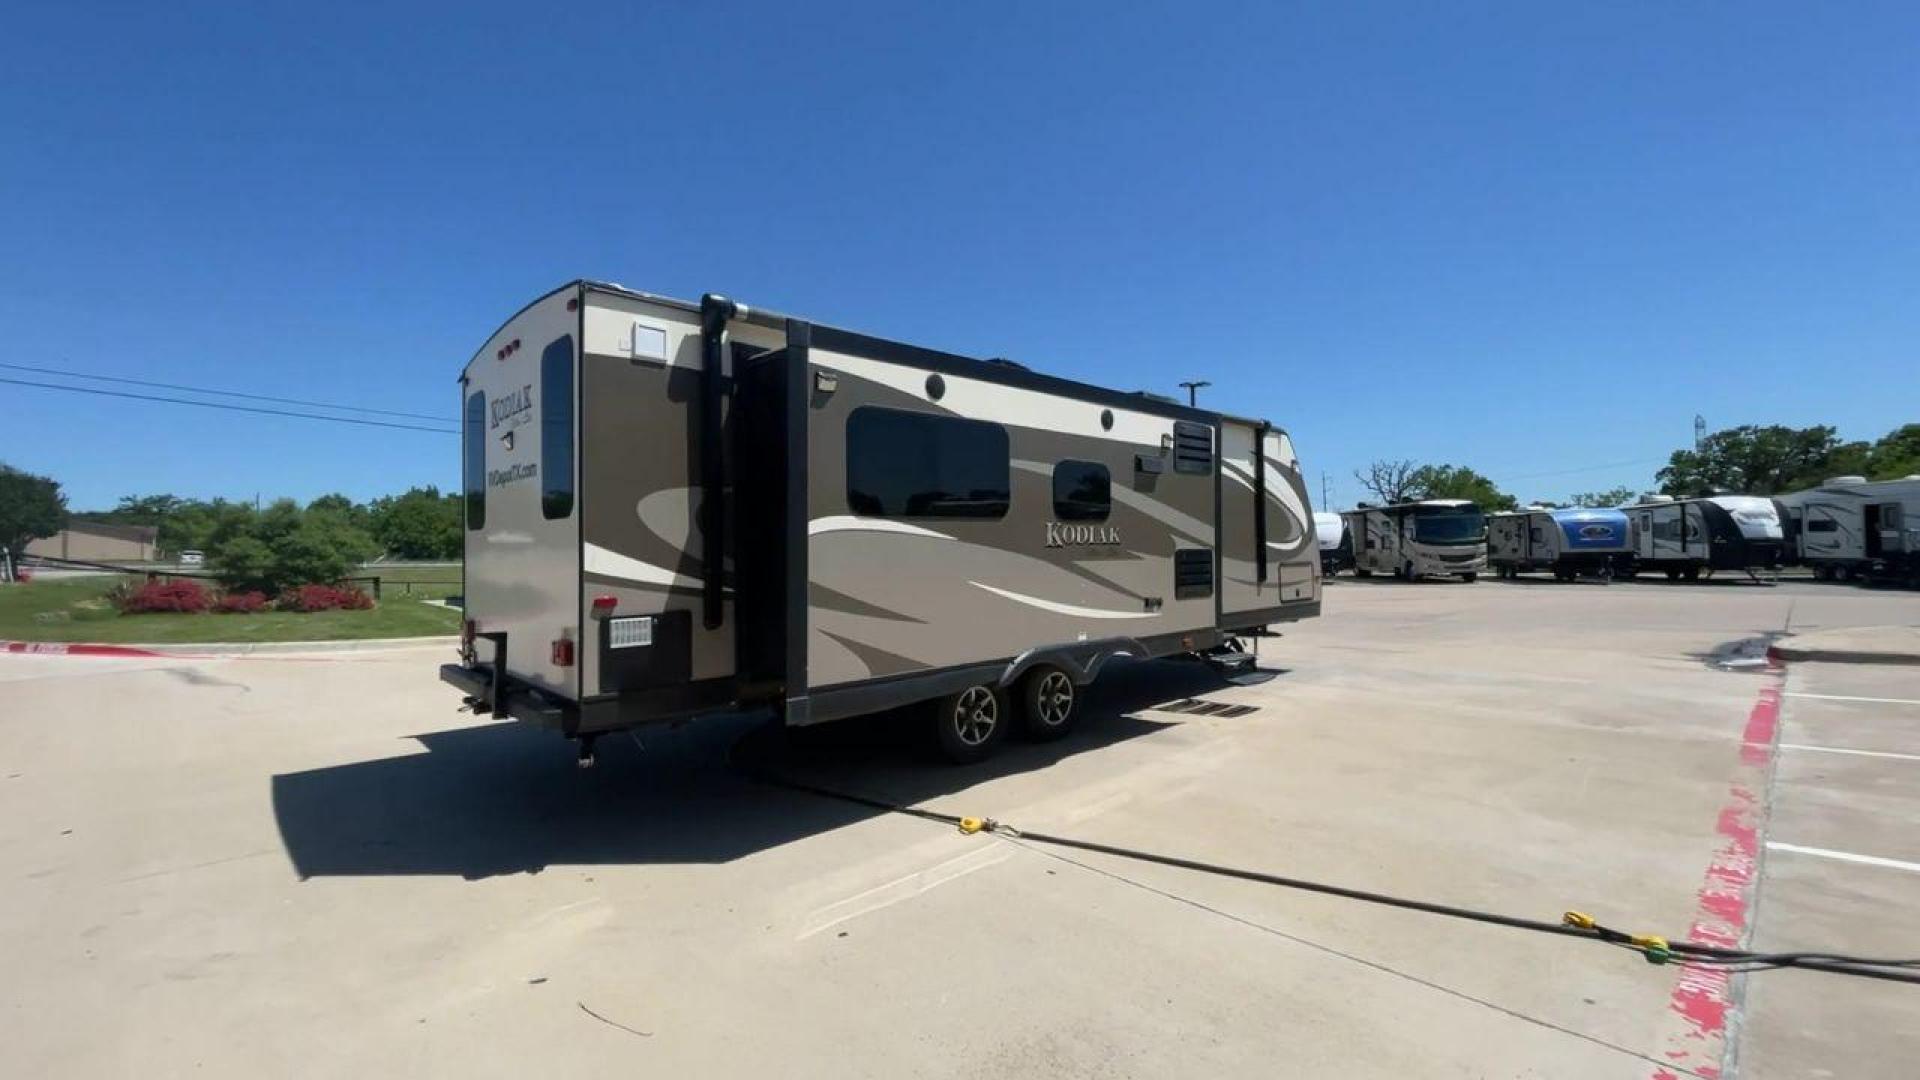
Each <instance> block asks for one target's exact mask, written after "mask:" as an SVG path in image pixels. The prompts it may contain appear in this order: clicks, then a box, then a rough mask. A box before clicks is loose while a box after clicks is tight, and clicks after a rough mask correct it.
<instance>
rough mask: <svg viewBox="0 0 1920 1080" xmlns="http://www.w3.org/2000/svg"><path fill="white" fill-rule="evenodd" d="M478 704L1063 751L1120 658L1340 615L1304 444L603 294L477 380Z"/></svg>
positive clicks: (471, 424)
mask: <svg viewBox="0 0 1920 1080" xmlns="http://www.w3.org/2000/svg"><path fill="white" fill-rule="evenodd" d="M460 392H461V395H462V399H463V417H464V422H463V432H464V434H463V466H464V468H463V472H464V475H465V484H464V499H465V511H466V562H465V570H464V576H465V582H464V593H465V602H466V622H465V625H464V626H463V633H462V639H463V644H462V650H463V655H462V659H461V662H460V663H458V664H449V665H447V666H445V667H443V668H442V669H441V677H442V678H443V679H444V680H445V681H447V682H448V683H451V684H452V685H453V686H455V687H457V688H458V689H460V690H461V691H462V692H464V693H465V694H466V695H467V700H468V704H469V706H470V707H472V708H474V709H475V710H476V711H479V712H485V713H489V714H491V715H493V716H496V717H517V718H519V719H521V720H525V721H529V722H532V723H535V724H540V725H545V726H548V727H551V728H554V729H556V730H558V731H560V732H562V733H564V734H566V735H568V736H571V737H574V738H577V739H579V740H580V743H581V745H580V752H581V760H582V762H583V763H586V762H591V760H592V747H593V741H594V739H595V738H596V737H597V736H599V735H602V734H604V733H606V732H610V731H617V730H621V729H627V728H633V727H636V726H639V725H643V724H650V723H656V722H660V721H680V720H687V719H692V718H697V717H700V716H703V715H708V714H714V713H722V712H737V711H741V710H755V711H764V712H768V713H770V714H772V715H775V716H778V717H779V718H780V719H781V720H782V721H783V722H784V723H786V724H788V725H806V724H815V723H820V722H823V721H829V720H834V719H838V718H841V717H847V716H852V715H855V714H861V713H871V712H878V711H882V710H886V709H890V708H893V707H895V706H901V705H907V704H913V703H917V702H925V701H938V702H939V705H938V707H937V709H934V710H930V713H931V715H932V717H933V718H934V719H933V722H932V724H931V726H932V728H933V732H934V734H935V735H936V736H937V739H938V743H939V745H940V747H941V748H942V749H943V750H944V751H945V753H946V754H947V755H948V756H949V757H951V758H954V759H957V760H976V759H979V758H982V757H984V756H986V755H987V754H988V753H990V752H991V751H992V750H993V749H994V748H995V746H996V745H998V743H999V742H1000V741H1001V739H1002V738H1003V737H1004V736H1005V735H1006V733H1007V732H1008V729H1009V728H1010V727H1011V726H1013V725H1014V724H1016V723H1017V724H1018V725H1019V726H1021V727H1023V728H1024V729H1025V730H1026V731H1027V732H1028V733H1030V734H1032V735H1034V736H1036V737H1050V736H1054V735H1058V734H1061V733H1063V732H1064V731H1065V730H1066V729H1067V728H1068V727H1069V726H1070V725H1071V724H1072V723H1073V721H1074V718H1075V716H1076V715H1077V712H1078V710H1077V708H1076V706H1077V705H1078V703H1079V699H1080V697H1081V692H1082V689H1083V688H1084V687H1085V686H1086V685H1087V684H1088V683H1089V682H1091V681H1092V680H1093V679H1094V677H1095V676H1096V675H1098V674H1099V673H1100V671H1101V669H1102V667H1103V665H1105V664H1106V663H1107V662H1108V661H1110V660H1112V659H1113V658H1115V657H1161V656H1169V655H1176V654H1192V655H1202V656H1212V657H1214V658H1215V659H1216V660H1218V661H1219V662H1221V663H1223V664H1230V663H1236V662H1239V661H1244V660H1245V659H1246V653H1245V650H1244V647H1243V645H1242V642H1241V637H1242V636H1243V635H1251V634H1258V633H1260V632H1261V631H1262V629H1263V628H1264V627H1267V626H1268V625H1270V624H1274V623H1283V622H1289V621H1292V620H1295V619H1302V618H1308V617H1311V616H1313V615H1316V614H1318V613H1319V610H1320V571H1319V560H1318V559H1317V558H1316V554H1315V545H1314V534H1313V531H1312V527H1311V522H1312V520H1313V518H1312V512H1311V507H1310V506H1309V504H1308V501H1307V493H1306V488H1305V486H1304V485H1303V484H1302V482H1301V479H1300V468H1299V462H1298V461H1297V460H1296V458H1295V455H1294V450H1293V445H1292V442H1291V440H1290V439H1289V438H1288V437H1287V434H1286V433H1285V432H1284V431H1282V430H1280V429H1279V428H1278V427H1276V426H1274V425H1273V424H1270V423H1268V422H1266V421H1263V420H1250V419H1243V418H1239V417H1233V416H1227V415H1223V414H1221V413H1216V412H1210V411H1206V410H1202V409H1196V408H1190V407H1188V406H1185V405H1180V404H1177V403H1175V402H1173V401H1171V400H1169V399H1165V398H1160V397H1155V396H1150V395H1145V394H1129V393H1121V392H1117V391H1112V390H1104V389H1101V388H1099V387H1094V386H1088V385H1085V384H1082V383H1077V382H1070V381H1068V380H1066V379H1059V378H1053V377H1050V376H1046V375H1041V374H1038V373H1035V372H1032V371H1029V370H1028V369H1026V368H1025V367H1023V366H1021V365H1019V364H1015V363H1011V362H1008V361H1004V360H974V359H968V358H965V357H961V356H955V355H952V354H949V353H943V352H936V351H934V350H932V349H926V348H921V347H918V346H913V345H906V344H901V343H898V342H893V341H886V340H882V339H880V338H876V337H869V336H867V335H864V334H857V333H853V332H850V331H847V330H840V329H836V328H833V327H830V326H824V325H820V324H817V323H812V322H809V321H807V320H803V319H799V318H793V317H788V316H785V315H778V314H775V313H773V312H769V311H765V310H762V309H759V308H750V307H748V306H747V305H745V304H741V303H737V302H735V301H732V300H728V299H725V298H723V297H720V296H714V295H709V296H706V297H705V298H703V299H702V300H701V302H700V303H698V304H691V303H686V302H683V301H679V300H672V299H668V298H665V297H660V296H653V295H649V294H646V293H641V292H635V291H632V290H630V289H626V288H622V287H620V286H617V285H607V284H598V283H593V282H584V281H582V282H574V283H572V284H569V285H566V286H563V287H562V288H560V289H557V290H555V291H554V292H551V293H548V294H547V295H546V296H543V297H541V298H540V299H538V300H535V301H534V302H533V303H531V304H529V305H527V307H525V308H524V309H522V310H521V311H520V313H519V314H517V315H515V316H513V317H512V318H511V319H509V320H508V321H507V323H506V325H505V326H503V327H501V328H500V329H499V330H498V331H496V332H495V333H494V334H493V336H492V337H490V338H489V339H488V340H487V341H486V343H485V344H484V345H482V346H481V348H480V351H479V352H478V353H476V354H475V355H474V357H473V359H472V360H471V361H470V362H469V363H468V364H467V365H466V368H465V370H464V372H463V373H462V374H461V377H460Z"/></svg>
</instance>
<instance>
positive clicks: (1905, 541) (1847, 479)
mask: <svg viewBox="0 0 1920 1080" xmlns="http://www.w3.org/2000/svg"><path fill="white" fill-rule="evenodd" d="M1775 501H1777V502H1778V503H1779V504H1780V505H1781V507H1782V508H1783V509H1784V510H1785V511H1786V522H1785V525H1786V535H1787V540H1788V544H1789V548H1790V551H1791V553H1792V555H1793V556H1795V558H1797V560H1798V561H1799V562H1801V563H1804V564H1805V565H1807V566H1808V567H1811V568H1812V570H1813V576H1814V577H1816V578H1819V579H1822V580H1835V579H1841V580H1844V579H1848V578H1854V577H1865V576H1869V575H1876V574H1877V575H1882V576H1892V577H1901V576H1910V575H1911V573H1912V570H1913V563H1914V560H1915V558H1916V554H1920V476H1908V477H1904V478H1902V479H1899V480H1880V481H1869V480H1868V479H1867V478H1866V477H1864V476H1836V477H1833V478H1831V479H1829V480H1827V481H1826V482H1825V483H1823V484H1821V485H1820V486H1819V487H1815V488H1808V489H1806V490H1805V491H1795V492H1790V493H1788V494H1786V495H1781V496H1779V497H1778V499H1777V500H1775Z"/></svg>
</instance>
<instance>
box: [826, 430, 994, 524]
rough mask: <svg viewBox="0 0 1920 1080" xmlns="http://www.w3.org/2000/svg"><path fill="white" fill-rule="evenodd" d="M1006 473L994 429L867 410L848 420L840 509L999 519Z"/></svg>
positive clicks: (885, 514)
mask: <svg viewBox="0 0 1920 1080" xmlns="http://www.w3.org/2000/svg"><path fill="white" fill-rule="evenodd" d="M1010 469H1011V466H1010V464H1009V457H1008V445H1007V431H1006V429H1005V428H1003V427H1001V426H1000V425H998V424H990V423H987V422H986V421H983V420H967V419H963V418H961V417H957V416H935V415H932V414H930V413H914V412H902V411H900V410H898V409H881V408H876V407H874V406H870V405H869V406H865V407H863V408H858V409H855V410H853V413H852V415H850V416H848V417H847V506H848V508H849V509H851V510H852V511H853V512H854V513H856V514H859V515H861V516H863V517H927V518H999V517H1005V516H1006V513H1007V504H1008V503H1009V502H1010V501H1011V491H1012V486H1011V483H1010V480H1009V472H1010Z"/></svg>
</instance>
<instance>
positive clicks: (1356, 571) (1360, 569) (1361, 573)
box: [1353, 566, 1373, 577]
mask: <svg viewBox="0 0 1920 1080" xmlns="http://www.w3.org/2000/svg"><path fill="white" fill-rule="evenodd" d="M1353 576H1354V577H1372V576H1373V571H1371V570H1369V569H1367V568H1366V567H1364V566H1356V567H1354V568H1353Z"/></svg>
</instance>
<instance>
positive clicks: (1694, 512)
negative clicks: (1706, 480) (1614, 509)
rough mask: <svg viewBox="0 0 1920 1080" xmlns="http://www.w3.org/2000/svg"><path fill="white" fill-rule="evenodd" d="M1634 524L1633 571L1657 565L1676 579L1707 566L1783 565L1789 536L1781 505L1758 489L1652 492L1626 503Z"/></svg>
mask: <svg viewBox="0 0 1920 1080" xmlns="http://www.w3.org/2000/svg"><path fill="white" fill-rule="evenodd" d="M1626 512H1627V518H1628V520H1629V521H1631V522H1632V524H1633V555H1634V560H1633V568H1634V569H1633V571H1629V574H1631V573H1633V572H1635V571H1639V570H1658V571H1662V572H1664V573H1665V574H1666V575H1667V580H1669V581H1673V580H1677V579H1679V578H1685V579H1687V580H1688V581H1694V580H1697V579H1699V577H1700V576H1701V574H1702V573H1703V572H1704V573H1705V574H1707V575H1708V576H1712V574H1713V573H1714V571H1716V570H1742V571H1745V572H1746V573H1747V574H1748V575H1749V576H1756V575H1755V573H1754V572H1755V571H1757V570H1763V569H1773V568H1777V567H1779V566H1780V564H1781V562H1782V560H1783V558H1784V556H1785V554H1786V542H1785V537H1784V534H1783V533H1782V531H1781V527H1780V508H1779V507H1778V506H1777V505H1775V504H1774V501H1773V500H1772V499H1765V498H1761V497H1759V496H1755V495H1714V496H1709V497H1706V498H1699V499H1675V498H1674V497H1673V496H1671V495H1649V496H1647V497H1646V498H1645V499H1643V500H1641V501H1640V502H1639V503H1636V504H1634V505H1633V506H1629V507H1626Z"/></svg>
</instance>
